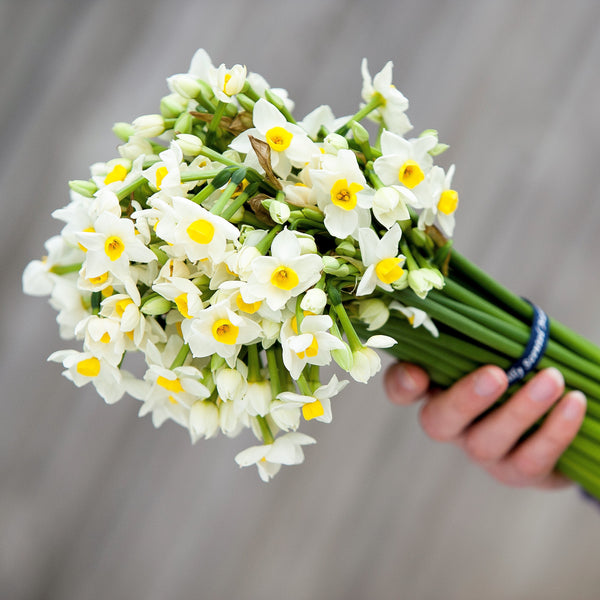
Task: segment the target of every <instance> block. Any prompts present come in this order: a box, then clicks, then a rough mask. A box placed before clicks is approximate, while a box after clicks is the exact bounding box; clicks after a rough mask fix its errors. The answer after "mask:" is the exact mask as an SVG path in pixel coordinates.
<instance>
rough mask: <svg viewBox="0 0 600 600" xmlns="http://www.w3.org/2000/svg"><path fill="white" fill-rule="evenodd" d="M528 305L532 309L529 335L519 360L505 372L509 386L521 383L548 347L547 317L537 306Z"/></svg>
mask: <svg viewBox="0 0 600 600" xmlns="http://www.w3.org/2000/svg"><path fill="white" fill-rule="evenodd" d="M530 304H531V306H532V307H533V322H532V324H531V334H530V336H529V341H528V342H527V346H525V350H524V351H523V355H522V356H521V358H519V360H517V362H515V363H514V364H513V365H512V366H511V367H510V368H509V369H508V370H507V371H506V376H507V377H508V384H509V385H512V384H513V383H516V382H517V381H521V379H523V378H524V377H525V376H526V375H527V374H528V373H530V372H531V371H533V369H535V367H536V365H537V364H538V362H539V361H540V360H541V358H542V356H544V352H545V351H546V346H547V345H548V339H549V337H550V321H549V319H548V315H546V313H545V312H544V311H543V310H542V309H541V308H540V307H539V306H536V305H535V304H532V303H531V302H530Z"/></svg>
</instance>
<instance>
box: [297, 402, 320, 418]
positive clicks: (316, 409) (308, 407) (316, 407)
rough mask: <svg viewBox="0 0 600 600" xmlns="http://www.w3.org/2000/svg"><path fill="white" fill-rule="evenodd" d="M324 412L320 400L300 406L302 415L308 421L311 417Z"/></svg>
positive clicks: (318, 415)
mask: <svg viewBox="0 0 600 600" xmlns="http://www.w3.org/2000/svg"><path fill="white" fill-rule="evenodd" d="M323 414H325V410H324V409H323V405H322V404H321V401H320V400H315V401H314V402H309V403H308V404H305V405H304V406H303V407H302V416H303V417H304V418H305V419H306V420H307V421H310V420H311V419H316V418H317V417H320V416H321V415H323Z"/></svg>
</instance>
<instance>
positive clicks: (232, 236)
mask: <svg viewBox="0 0 600 600" xmlns="http://www.w3.org/2000/svg"><path fill="white" fill-rule="evenodd" d="M172 202H173V205H172V207H169V206H168V205H167V204H166V203H164V202H162V201H158V202H157V203H156V204H155V206H156V208H158V209H159V210H163V211H164V212H163V214H164V216H163V217H162V218H161V219H160V221H159V222H158V224H157V225H156V235H157V236H158V237H160V238H161V239H163V240H165V241H166V242H168V243H169V244H172V246H173V247H172V248H171V251H172V252H173V253H174V254H176V255H178V256H180V257H182V258H187V259H188V260H190V261H192V262H196V261H199V260H203V259H205V258H209V259H210V260H212V261H213V262H214V263H220V262H221V261H222V260H223V259H224V258H225V255H226V249H227V240H237V239H238V237H239V235H240V232H239V230H238V228H237V227H236V226H235V225H232V224H231V223H230V222H229V221H227V220H225V219H223V218H222V217H219V216H217V215H213V214H212V213H211V212H209V211H208V210H206V209H205V208H202V207H201V206H199V205H198V204H196V203H195V202H192V201H191V200H188V199H187V198H179V197H174V198H173V199H172Z"/></svg>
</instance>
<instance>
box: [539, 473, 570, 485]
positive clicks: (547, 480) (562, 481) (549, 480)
mask: <svg viewBox="0 0 600 600" xmlns="http://www.w3.org/2000/svg"><path fill="white" fill-rule="evenodd" d="M572 485H573V480H572V479H569V478H568V477H567V476H566V475H563V474H562V473H559V472H558V471H552V472H551V473H550V475H548V476H547V477H544V479H542V480H541V481H539V482H538V483H536V484H535V487H537V488H539V489H541V490H560V489H563V488H566V487H570V486H572Z"/></svg>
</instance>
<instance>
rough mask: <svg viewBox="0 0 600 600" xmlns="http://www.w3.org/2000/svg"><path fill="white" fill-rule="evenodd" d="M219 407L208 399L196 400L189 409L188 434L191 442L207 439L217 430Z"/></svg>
mask: <svg viewBox="0 0 600 600" xmlns="http://www.w3.org/2000/svg"><path fill="white" fill-rule="evenodd" d="M219 424H220V420H219V408H218V407H217V405H216V404H215V403H214V402H210V401H209V400H197V401H196V402H194V404H192V408H191V409H190V435H191V438H192V443H194V444H195V443H196V442H197V441H198V440H199V439H201V438H206V439H209V438H211V437H214V436H215V435H216V434H217V432H218V431H219Z"/></svg>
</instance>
